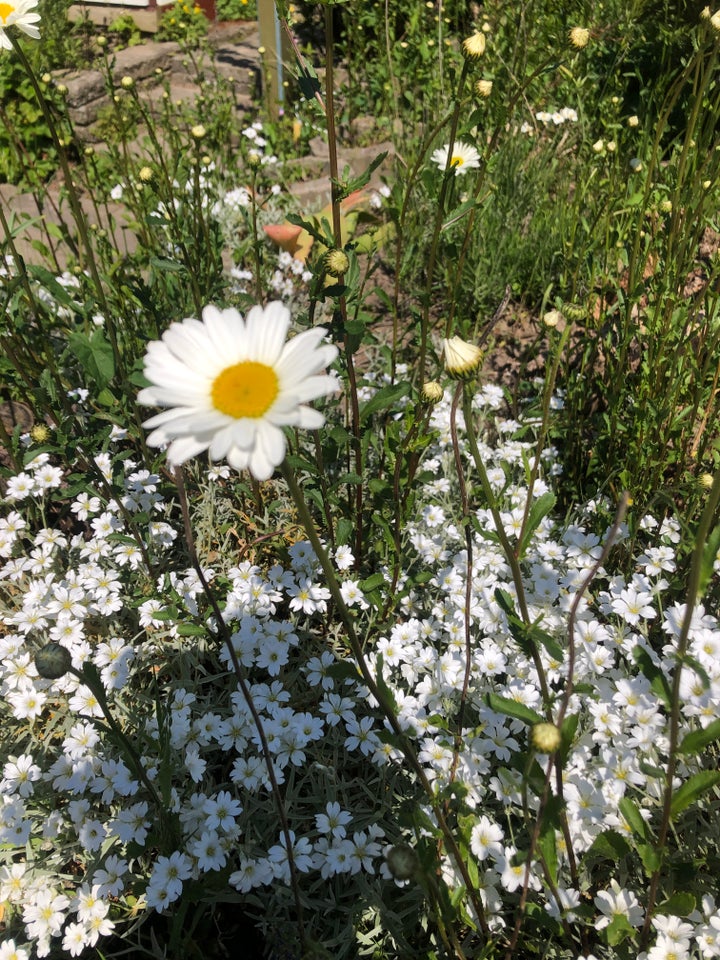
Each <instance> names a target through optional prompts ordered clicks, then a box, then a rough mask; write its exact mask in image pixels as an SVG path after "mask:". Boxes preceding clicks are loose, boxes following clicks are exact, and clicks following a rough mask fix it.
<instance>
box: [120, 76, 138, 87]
mask: <svg viewBox="0 0 720 960" xmlns="http://www.w3.org/2000/svg"><path fill="white" fill-rule="evenodd" d="M120 86H121V87H124V88H125V90H130V88H131V87H134V86H135V81H134V80H133V78H132V77H128V76H125V77H123V78H122V80H121V81H120Z"/></svg>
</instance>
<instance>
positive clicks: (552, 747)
mask: <svg viewBox="0 0 720 960" xmlns="http://www.w3.org/2000/svg"><path fill="white" fill-rule="evenodd" d="M561 743H562V736H561V734H560V730H559V729H558V728H557V727H556V726H555V724H554V723H536V724H535V726H534V727H533V728H532V745H533V746H534V747H535V749H536V750H539V751H540V752H541V753H555V751H556V750H557V749H558V747H559V746H560V744H561Z"/></svg>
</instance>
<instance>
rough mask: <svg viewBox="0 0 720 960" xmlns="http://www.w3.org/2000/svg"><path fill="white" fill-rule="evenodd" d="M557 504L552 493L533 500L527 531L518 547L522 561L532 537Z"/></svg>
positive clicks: (526, 526) (524, 532)
mask: <svg viewBox="0 0 720 960" xmlns="http://www.w3.org/2000/svg"><path fill="white" fill-rule="evenodd" d="M555 502H556V501H555V496H554V494H552V493H543V495H542V496H540V497H538V498H537V500H533V502H532V506H531V507H530V513H529V514H528V519H527V524H526V525H525V530H524V531H523V537H522V540H521V541H520V545H519V547H518V557H519V558H520V559H522V556H523V554H524V553H525V550H526V549H527V545H528V544H529V543H530V540H531V538H532V535H533V534H534V533H535V531H536V530H537V528H538V527H539V526H540V524H541V523H542V521H543V520H544V519H545V517H546V516H547V515H548V514H549V513H550V511H551V510H552V509H553V508H554V506H555Z"/></svg>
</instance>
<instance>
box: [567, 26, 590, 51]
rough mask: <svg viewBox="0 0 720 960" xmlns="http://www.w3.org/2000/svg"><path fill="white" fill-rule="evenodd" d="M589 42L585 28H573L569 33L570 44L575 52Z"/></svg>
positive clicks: (587, 31) (588, 33)
mask: <svg viewBox="0 0 720 960" xmlns="http://www.w3.org/2000/svg"><path fill="white" fill-rule="evenodd" d="M589 40H590V31H589V30H588V29H587V27H573V28H572V30H571V31H570V43H571V44H572V45H573V46H574V47H575V49H576V50H582V48H583V47H586V46H587V45H588V41H589Z"/></svg>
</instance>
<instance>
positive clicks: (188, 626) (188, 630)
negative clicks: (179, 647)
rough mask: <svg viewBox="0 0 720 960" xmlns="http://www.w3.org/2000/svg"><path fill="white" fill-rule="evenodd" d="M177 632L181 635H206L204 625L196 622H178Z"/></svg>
mask: <svg viewBox="0 0 720 960" xmlns="http://www.w3.org/2000/svg"><path fill="white" fill-rule="evenodd" d="M177 632H178V634H179V635H180V636H181V637H204V636H206V635H207V630H206V629H205V627H201V626H200V625H199V624H197V623H179V624H178V625H177Z"/></svg>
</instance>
